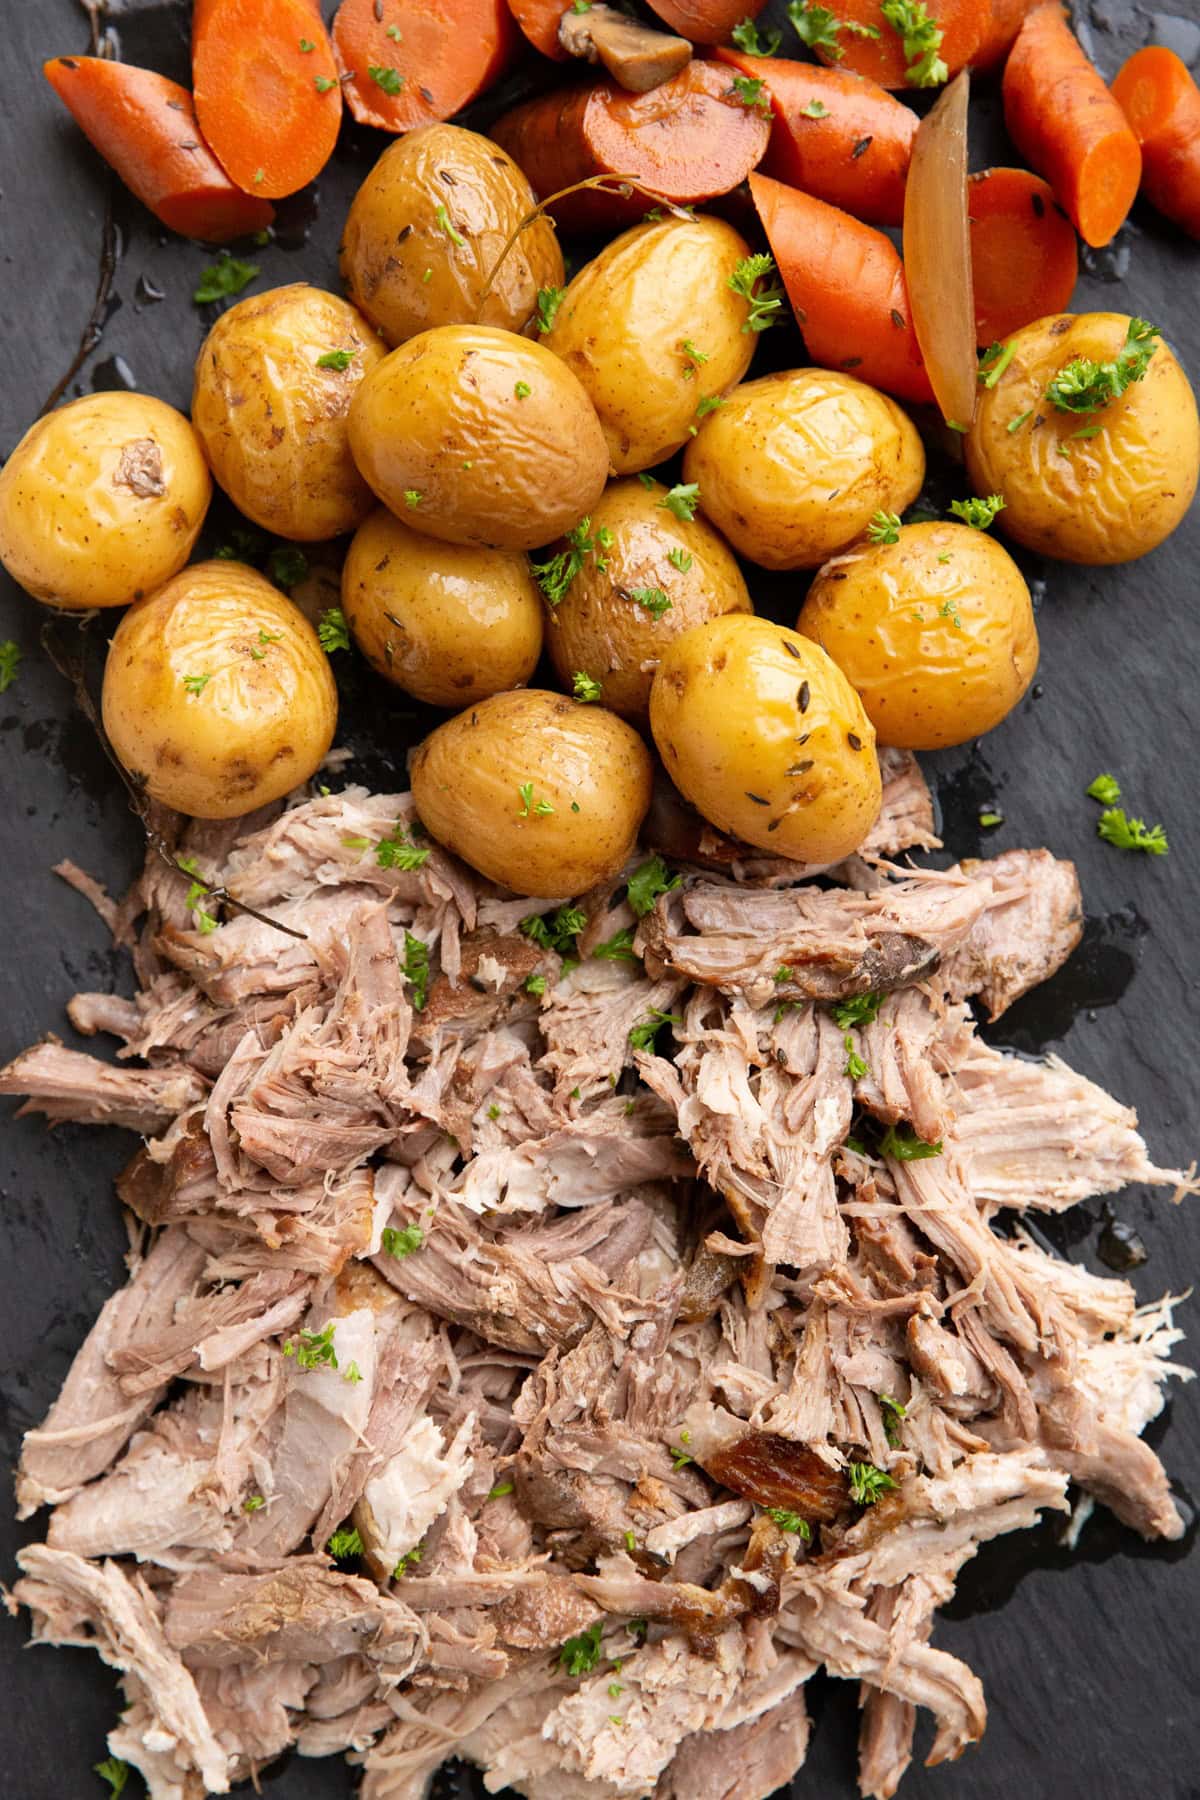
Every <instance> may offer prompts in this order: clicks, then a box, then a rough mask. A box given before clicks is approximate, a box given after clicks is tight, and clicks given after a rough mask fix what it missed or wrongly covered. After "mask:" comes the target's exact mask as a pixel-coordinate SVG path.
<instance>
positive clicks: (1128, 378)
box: [1046, 319, 1159, 413]
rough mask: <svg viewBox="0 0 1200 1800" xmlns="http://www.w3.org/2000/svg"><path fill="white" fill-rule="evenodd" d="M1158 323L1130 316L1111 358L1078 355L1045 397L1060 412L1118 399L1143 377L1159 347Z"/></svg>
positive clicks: (1095, 406)
mask: <svg viewBox="0 0 1200 1800" xmlns="http://www.w3.org/2000/svg"><path fill="white" fill-rule="evenodd" d="M1158 344H1159V337H1158V329H1157V327H1156V326H1154V325H1151V323H1150V321H1149V320H1148V319H1130V321H1129V329H1128V331H1127V332H1126V334H1125V342H1124V344H1123V345H1122V346H1121V348H1120V350H1119V351H1118V352H1117V354H1116V356H1114V357H1112V358H1111V359H1110V360H1109V361H1108V362H1094V361H1093V360H1092V358H1091V357H1090V356H1077V357H1075V359H1074V361H1072V362H1069V363H1067V365H1066V367H1065V368H1062V369H1060V370H1059V371H1058V374H1057V375H1056V376H1055V377H1054V379H1053V381H1051V383H1050V385H1049V386H1048V387H1047V389H1046V399H1047V400H1049V401H1050V402H1051V404H1052V405H1054V406H1056V407H1057V408H1058V410H1059V411H1060V412H1072V413H1091V412H1096V411H1097V410H1098V409H1099V408H1100V407H1102V406H1107V405H1108V404H1109V402H1110V401H1111V400H1116V399H1117V398H1118V397H1119V396H1120V395H1121V394H1123V393H1124V392H1125V389H1126V388H1127V387H1129V386H1130V384H1131V383H1132V382H1135V381H1141V380H1142V378H1143V376H1144V375H1145V373H1146V370H1147V368H1148V367H1149V365H1150V358H1151V357H1152V356H1153V355H1154V352H1155V351H1156V350H1157V349H1158Z"/></svg>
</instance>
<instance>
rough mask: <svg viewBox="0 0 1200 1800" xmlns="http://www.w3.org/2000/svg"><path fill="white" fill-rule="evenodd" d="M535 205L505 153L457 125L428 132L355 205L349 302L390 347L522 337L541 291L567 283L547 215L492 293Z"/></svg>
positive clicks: (382, 162) (401, 147)
mask: <svg viewBox="0 0 1200 1800" xmlns="http://www.w3.org/2000/svg"><path fill="white" fill-rule="evenodd" d="M536 206H537V200H536V199H535V197H534V192H533V189H532V188H531V187H530V185H529V182H528V181H527V180H526V178H525V176H524V174H523V173H522V171H521V170H520V169H519V168H518V167H517V164H516V163H515V162H514V161H513V159H512V157H511V156H509V154H508V152H507V151H505V150H502V149H501V148H500V146H499V144H495V143H493V142H492V140H491V138H485V137H480V136H479V134H478V133H477V132H474V131H464V130H463V128H462V126H461V125H425V126H422V127H421V129H420V130H418V131H409V132H406V134H405V135H404V136H403V137H402V138H399V139H398V140H397V141H396V142H395V143H394V144H392V145H391V146H390V147H389V148H388V149H387V150H385V151H384V153H383V155H382V156H381V157H380V159H379V161H378V162H377V163H376V164H375V167H374V168H373V169H372V170H371V173H370V174H369V175H368V176H367V178H366V180H365V181H364V182H363V184H362V186H361V187H360V188H359V190H358V192H357V194H356V195H355V196H354V199H353V200H352V202H351V204H350V214H349V217H348V218H347V220H346V229H345V231H344V232H343V233H342V247H341V271H342V281H343V282H344V284H345V288H346V292H347V294H348V295H349V296H350V299H351V300H352V301H353V302H354V304H355V306H357V307H358V308H359V310H360V311H361V312H362V313H364V314H365V316H366V317H367V318H368V319H369V320H370V321H371V324H372V325H373V326H374V327H375V329H376V330H377V331H378V332H379V334H380V336H381V337H382V338H383V339H384V340H385V341H386V342H387V343H388V344H390V345H392V346H393V347H394V346H395V345H397V344H402V343H403V342H404V341H405V339H406V338H410V337H415V336H416V334H417V332H418V331H428V330H429V329H430V327H431V326H434V325H469V324H472V323H474V322H475V321H476V318H477V315H478V322H479V323H480V324H482V325H500V326H503V327H504V329H505V330H507V331H521V330H523V329H524V327H525V326H526V325H527V324H528V323H529V321H530V319H531V318H532V316H533V313H534V309H535V307H536V305H537V296H538V289H539V288H558V287H561V286H562V281H563V259H562V251H561V250H560V249H559V247H558V238H557V236H556V234H555V231H554V227H553V225H552V224H551V222H550V220H549V219H548V218H546V216H545V215H544V214H540V215H539V216H538V217H537V218H536V219H535V220H534V222H533V223H532V224H531V225H529V226H528V227H527V228H526V229H525V230H524V231H522V232H521V235H520V236H519V237H518V238H517V240H516V242H515V243H514V244H513V246H512V248H511V250H509V252H508V254H507V256H505V258H504V261H503V262H501V263H500V266H499V268H498V269H497V271H496V279H495V281H494V282H493V283H492V286H491V289H490V290H489V292H488V296H487V299H486V300H485V301H484V303H483V310H482V313H480V311H479V302H480V299H481V297H482V294H483V289H484V285H485V283H486V282H487V279H488V277H489V275H491V273H492V270H493V269H494V268H495V267H496V264H497V262H498V261H499V258H500V255H501V253H502V251H503V250H504V248H505V245H506V244H507V243H508V241H509V239H510V238H511V236H512V234H513V233H514V232H515V231H516V229H517V227H518V226H519V225H520V223H521V221H522V219H525V218H527V217H528V216H529V214H530V213H532V212H533V211H534V209H535V207H536Z"/></svg>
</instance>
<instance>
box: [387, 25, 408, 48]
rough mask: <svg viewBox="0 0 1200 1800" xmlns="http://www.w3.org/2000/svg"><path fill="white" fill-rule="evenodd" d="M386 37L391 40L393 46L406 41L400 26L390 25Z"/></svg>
mask: <svg viewBox="0 0 1200 1800" xmlns="http://www.w3.org/2000/svg"><path fill="white" fill-rule="evenodd" d="M386 35H387V36H388V37H390V38H391V40H392V42H393V44H400V43H403V41H404V33H403V32H402V31H401V29H400V27H399V26H398V25H389V26H388V28H387V34H386Z"/></svg>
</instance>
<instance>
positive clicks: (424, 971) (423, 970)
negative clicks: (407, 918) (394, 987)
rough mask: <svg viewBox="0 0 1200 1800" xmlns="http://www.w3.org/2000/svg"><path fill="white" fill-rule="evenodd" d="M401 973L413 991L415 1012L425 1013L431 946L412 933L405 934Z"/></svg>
mask: <svg viewBox="0 0 1200 1800" xmlns="http://www.w3.org/2000/svg"><path fill="white" fill-rule="evenodd" d="M400 972H401V974H402V975H403V976H404V979H405V981H407V983H408V985H409V987H410V988H411V989H412V1004H413V1011H414V1012H424V1010H425V1000H426V997H427V996H428V993H429V945H428V944H425V943H422V941H421V939H420V938H419V937H414V936H413V934H412V932H411V931H406V932H405V933H404V961H403V963H402V964H401V965H400Z"/></svg>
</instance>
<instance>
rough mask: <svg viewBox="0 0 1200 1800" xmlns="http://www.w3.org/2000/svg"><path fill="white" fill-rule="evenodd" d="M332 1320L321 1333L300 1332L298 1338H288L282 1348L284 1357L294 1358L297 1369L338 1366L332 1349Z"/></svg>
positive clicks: (335, 1354) (334, 1367) (335, 1352)
mask: <svg viewBox="0 0 1200 1800" xmlns="http://www.w3.org/2000/svg"><path fill="white" fill-rule="evenodd" d="M334 1324H335V1321H334V1320H332V1319H331V1320H330V1321H329V1324H328V1325H326V1326H325V1328H324V1330H323V1331H302V1332H301V1333H300V1335H299V1337H298V1338H288V1340H287V1342H286V1343H285V1344H284V1346H283V1354H284V1355H285V1356H294V1357H295V1359H296V1367H297V1368H298V1369H319V1368H321V1367H322V1365H324V1366H325V1367H327V1368H330V1369H336V1368H337V1366H338V1359H337V1351H336V1350H335V1349H334V1347H333V1332H334Z"/></svg>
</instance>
